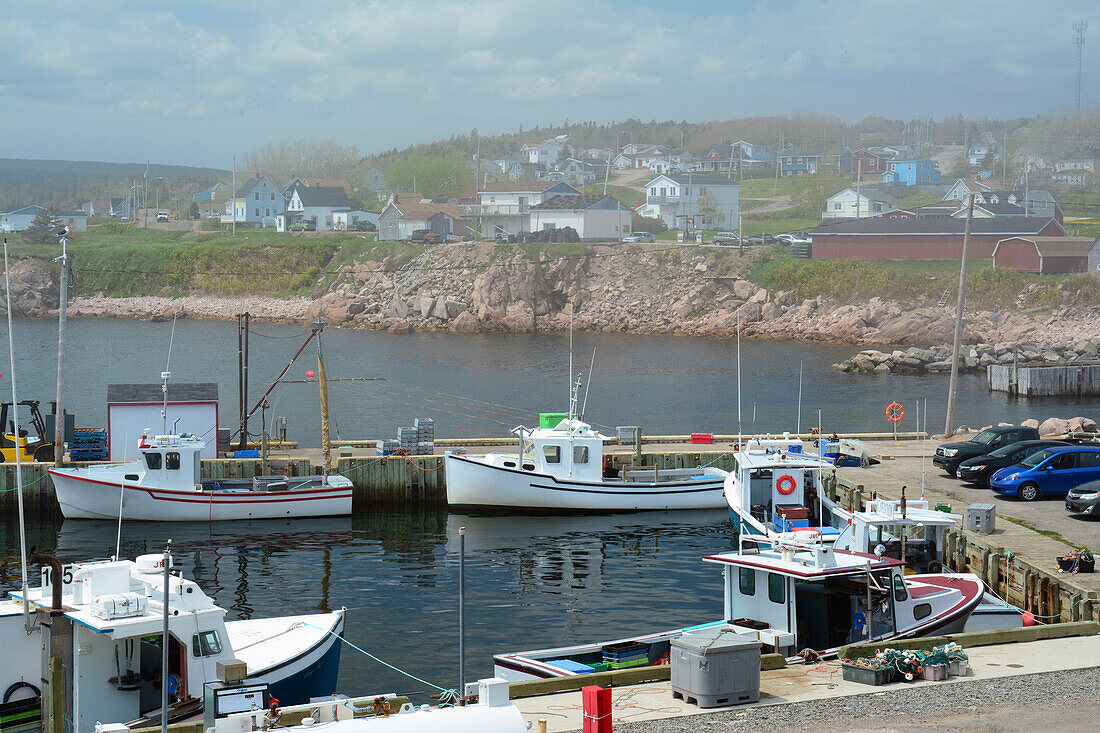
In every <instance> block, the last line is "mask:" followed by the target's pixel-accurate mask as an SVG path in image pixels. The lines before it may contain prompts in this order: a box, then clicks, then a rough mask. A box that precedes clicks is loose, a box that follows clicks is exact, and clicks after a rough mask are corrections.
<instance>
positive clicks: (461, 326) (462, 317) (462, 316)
mask: <svg viewBox="0 0 1100 733" xmlns="http://www.w3.org/2000/svg"><path fill="white" fill-rule="evenodd" d="M451 330H452V331H454V332H455V333H478V332H480V331H481V326H480V324H478V322H477V316H475V315H474V314H473V313H472V312H471V311H468V310H466V311H462V312H461V313H459V314H458V316H456V317H455V319H454V320H453V321H451Z"/></svg>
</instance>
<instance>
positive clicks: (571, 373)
mask: <svg viewBox="0 0 1100 733" xmlns="http://www.w3.org/2000/svg"><path fill="white" fill-rule="evenodd" d="M575 395H576V392H574V390H573V301H572V300H570V301H569V428H570V430H572V428H573V400H574V398H575Z"/></svg>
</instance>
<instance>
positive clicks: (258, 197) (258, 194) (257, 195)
mask: <svg viewBox="0 0 1100 733" xmlns="http://www.w3.org/2000/svg"><path fill="white" fill-rule="evenodd" d="M255 196H256V200H257V201H259V200H260V192H259V191H257V192H256V194H255Z"/></svg>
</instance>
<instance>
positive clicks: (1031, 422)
mask: <svg viewBox="0 0 1100 733" xmlns="http://www.w3.org/2000/svg"><path fill="white" fill-rule="evenodd" d="M1020 427H1021V428H1035V429H1036V430H1038V429H1039V421H1038V420H1036V419H1035V418H1033V417H1029V418H1028V419H1027V420H1024V421H1023V422H1022V423H1020Z"/></svg>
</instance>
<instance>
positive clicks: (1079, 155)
mask: <svg viewBox="0 0 1100 733" xmlns="http://www.w3.org/2000/svg"><path fill="white" fill-rule="evenodd" d="M1098 159H1100V148H1095V147H1093V146H1092V145H1086V146H1085V147H1083V148H1078V149H1077V150H1074V151H1073V152H1072V153H1070V154H1069V155H1067V156H1066V157H1065V158H1063V159H1061V160H1059V161H1057V162H1056V163H1055V164H1054V175H1053V176H1052V177H1051V180H1052V181H1054V182H1055V183H1064V184H1068V185H1070V186H1084V185H1087V184H1088V183H1089V181H1090V180H1091V179H1092V174H1093V173H1095V172H1096V162H1097V160H1098Z"/></svg>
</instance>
